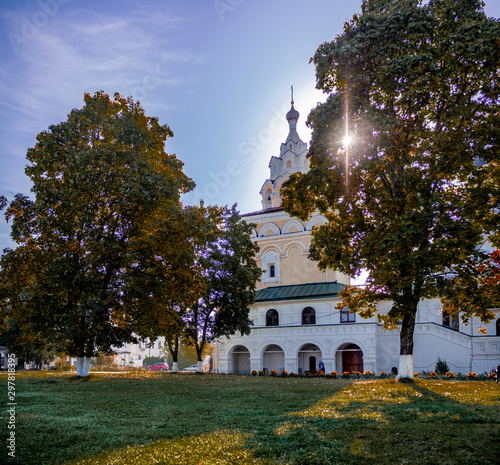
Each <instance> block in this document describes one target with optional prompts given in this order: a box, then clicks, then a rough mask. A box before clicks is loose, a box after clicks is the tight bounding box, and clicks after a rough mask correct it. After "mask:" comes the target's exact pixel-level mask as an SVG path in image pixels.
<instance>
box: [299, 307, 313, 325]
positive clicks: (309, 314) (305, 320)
mask: <svg viewBox="0 0 500 465" xmlns="http://www.w3.org/2000/svg"><path fill="white" fill-rule="evenodd" d="M302 324H303V325H315V324H316V312H315V310H314V308H312V307H306V308H304V310H302Z"/></svg>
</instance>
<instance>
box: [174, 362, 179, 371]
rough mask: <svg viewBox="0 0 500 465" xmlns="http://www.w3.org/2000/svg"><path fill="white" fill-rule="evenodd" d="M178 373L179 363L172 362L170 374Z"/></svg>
mask: <svg viewBox="0 0 500 465" xmlns="http://www.w3.org/2000/svg"><path fill="white" fill-rule="evenodd" d="M178 372H179V362H174V363H173V364H172V373H178Z"/></svg>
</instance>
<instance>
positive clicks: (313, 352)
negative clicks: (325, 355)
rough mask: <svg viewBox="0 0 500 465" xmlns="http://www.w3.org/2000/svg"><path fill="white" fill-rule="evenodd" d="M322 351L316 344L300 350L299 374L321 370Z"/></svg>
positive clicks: (307, 345) (304, 346) (306, 345)
mask: <svg viewBox="0 0 500 465" xmlns="http://www.w3.org/2000/svg"><path fill="white" fill-rule="evenodd" d="M320 360H321V350H320V349H319V348H318V346H316V345H315V344H305V345H303V346H302V348H301V349H300V350H299V373H305V372H306V371H309V372H311V373H314V372H316V371H318V370H319V368H318V367H319V361H320Z"/></svg>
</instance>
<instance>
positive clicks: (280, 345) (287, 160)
mask: <svg viewBox="0 0 500 465" xmlns="http://www.w3.org/2000/svg"><path fill="white" fill-rule="evenodd" d="M286 119H287V121H288V124H289V133H288V137H287V139H286V140H285V142H284V143H282V144H281V147H280V153H279V156H273V157H271V160H270V163H269V168H270V176H269V179H267V180H266V181H265V182H264V184H263V186H262V189H261V191H260V195H261V196H262V210H259V211H256V212H252V213H247V214H244V215H242V216H243V217H244V218H245V220H246V221H248V222H249V223H253V224H255V225H256V227H255V229H254V230H253V234H252V237H253V240H254V241H255V242H256V243H257V245H258V246H259V253H258V256H257V260H258V264H259V265H260V267H261V269H262V278H261V281H260V283H258V286H257V292H256V298H255V303H254V305H253V306H252V308H251V311H250V319H251V320H252V321H253V327H252V331H251V333H250V334H249V335H248V336H239V335H234V336H231V337H230V338H226V337H223V338H220V339H219V340H218V341H216V343H215V351H214V368H215V369H216V371H218V372H223V373H248V372H251V371H253V370H256V371H261V370H263V371H265V372H270V371H271V370H276V372H278V373H280V372H281V371H282V370H286V371H287V372H295V373H305V372H306V371H311V372H313V371H317V370H318V369H319V368H320V366H321V367H323V366H324V369H325V372H326V373H330V372H332V371H336V372H337V373H338V374H341V373H343V372H346V371H347V372H354V371H357V372H361V373H363V372H366V371H370V372H372V373H375V374H379V373H381V372H386V373H395V372H397V367H398V366H399V331H397V330H395V331H389V330H385V329H383V328H382V325H381V324H379V323H378V322H377V318H376V317H373V318H370V319H363V318H361V317H360V316H359V315H356V314H354V313H350V312H349V311H348V310H338V309H336V308H335V307H336V305H337V304H338V303H339V301H340V299H339V297H338V293H339V292H340V291H341V290H342V288H343V287H344V286H345V285H346V284H349V283H350V282H349V277H348V276H345V275H343V274H341V273H339V272H336V271H334V270H326V271H321V270H319V268H318V267H317V265H316V263H315V262H313V261H312V260H310V259H309V258H308V255H309V245H310V242H311V233H312V228H313V227H314V226H316V225H320V224H322V223H324V222H326V220H325V218H324V217H323V216H321V215H315V216H312V217H311V218H310V219H309V221H306V222H304V221H300V220H299V219H297V218H294V217H291V216H290V215H288V214H287V213H286V212H285V211H284V210H283V208H281V195H280V188H281V186H282V184H283V182H285V181H286V180H287V179H288V178H289V176H290V174H291V173H294V172H304V171H307V169H308V167H309V163H308V159H307V150H308V149H307V144H306V143H304V142H303V141H302V140H301V139H300V137H299V135H298V133H297V121H298V119H299V113H298V112H297V111H296V110H295V108H294V107H293V101H292V107H291V109H290V111H289V112H288V113H287V115H286ZM389 308H390V302H384V303H381V304H380V305H379V307H378V310H379V312H384V311H387V310H388V309H389ZM497 316H499V315H497ZM480 327H486V334H478V332H477V331H478V329H479V328H480ZM414 338H415V350H414V360H413V361H414V369H415V371H417V372H420V371H433V370H434V367H435V364H436V362H437V360H438V357H439V358H440V359H441V360H445V361H446V362H447V363H448V365H449V367H450V370H451V371H453V372H454V373H468V372H476V373H483V372H488V373H489V372H490V371H491V370H492V369H494V368H495V367H496V366H497V365H498V364H500V319H496V320H494V321H493V322H491V323H489V324H487V325H485V324H480V323H479V321H478V320H476V319H472V320H471V322H470V324H469V325H467V326H465V325H463V324H462V322H461V321H458V319H457V320H455V319H452V318H450V317H449V316H447V315H446V314H443V312H442V309H441V306H440V302H439V300H438V299H432V300H425V301H422V302H420V304H419V308H418V313H417V322H416V327H415V334H414ZM320 364H321V365H320Z"/></svg>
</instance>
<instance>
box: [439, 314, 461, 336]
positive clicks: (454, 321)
mask: <svg viewBox="0 0 500 465" xmlns="http://www.w3.org/2000/svg"><path fill="white" fill-rule="evenodd" d="M443 326H448V327H449V328H451V329H454V330H457V331H458V329H459V327H460V325H459V322H458V315H452V314H450V313H448V312H447V311H444V312H443Z"/></svg>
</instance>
